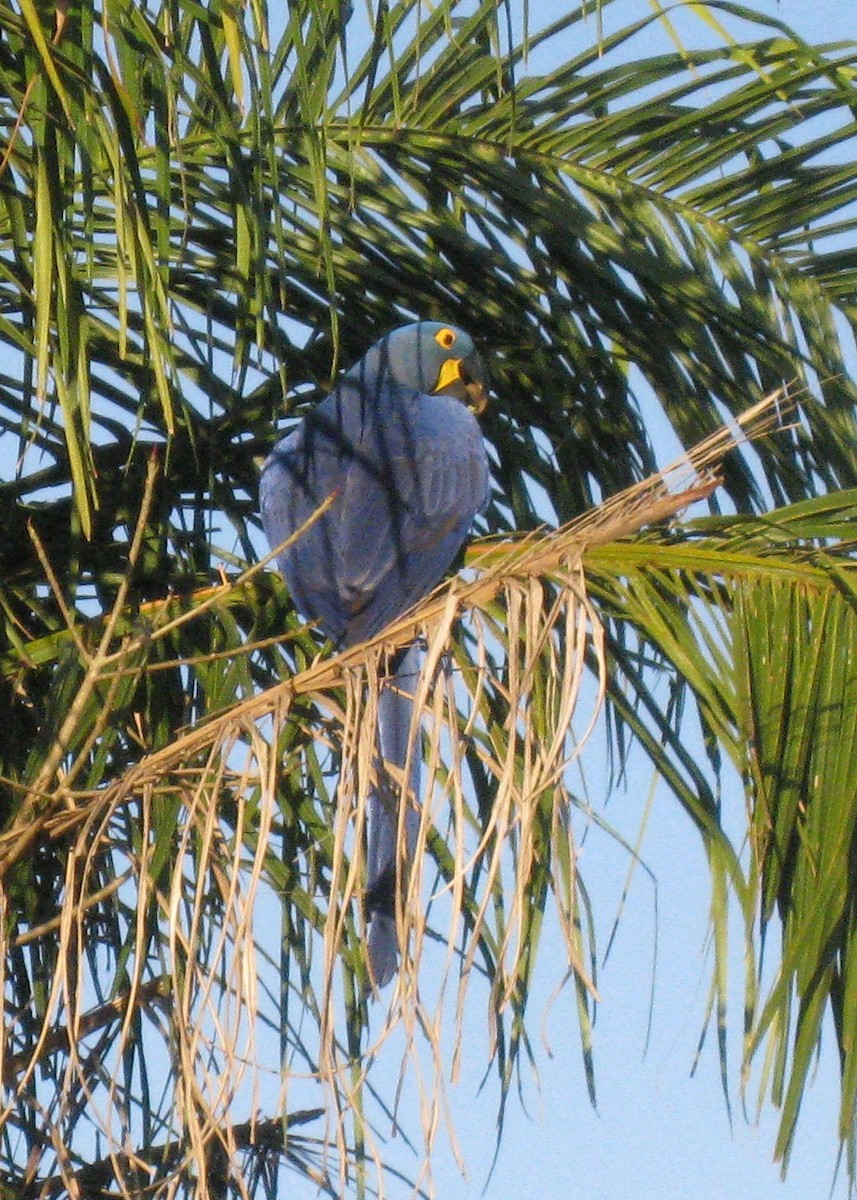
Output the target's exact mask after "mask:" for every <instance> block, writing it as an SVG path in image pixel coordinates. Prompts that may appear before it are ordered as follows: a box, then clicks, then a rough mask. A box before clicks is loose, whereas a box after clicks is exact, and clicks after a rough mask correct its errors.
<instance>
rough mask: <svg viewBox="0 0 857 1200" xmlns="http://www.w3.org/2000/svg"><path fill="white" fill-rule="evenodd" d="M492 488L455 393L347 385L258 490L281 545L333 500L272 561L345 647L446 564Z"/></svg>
mask: <svg viewBox="0 0 857 1200" xmlns="http://www.w3.org/2000/svg"><path fill="white" fill-rule="evenodd" d="M487 494H488V460H487V457H486V454H485V448H484V445H483V442H482V436H481V433H480V431H479V426H478V424H477V422H476V419H475V418H474V417H473V415H472V414H471V413H470V412H469V411H468V410H467V409H466V408H465V407H464V405H463V404H461V403H460V402H459V401H458V400H454V399H452V398H450V397H448V396H426V395H423V394H422V393H420V392H415V391H412V390H410V389H406V388H402V387H397V386H393V385H389V384H384V385H381V386H380V387H378V388H377V389H375V391H374V394H372V395H366V394H365V392H364V391H362V390H361V389H358V388H356V387H354V386H352V385H350V384H341V385H340V386H339V387H338V388H337V389H336V391H335V392H333V393H332V394H331V395H330V396H328V397H327V399H326V400H324V401H322V403H321V404H319V405H318V407H317V408H316V409H315V410H314V411H313V412H312V413H311V414H310V415H309V416H308V417H307V418H306V419H305V420H304V422H303V424H302V425H301V426H300V427H299V428H298V429H297V430H295V431H294V432H293V433H291V434H289V435H288V436H287V437H285V438H283V439H282V441H280V442H279V443H278V444H277V445H276V446H275V448H274V451H273V453H272V454H271V456H270V458H269V459H268V461H267V463H266V465H265V468H264V471H263V475H262V483H261V488H260V496H261V505H262V519H263V522H264V524H265V529H266V532H267V534H268V538H269V541H270V542H271V544H272V545H274V546H276V545H278V544H279V543H281V542H282V541H283V540H284V539H285V538H286V537H288V536H289V534H291V533H294V532H295V531H296V530H299V529H300V528H301V527H302V526H303V525H304V524H305V523H306V522H308V521H309V520H310V518H311V517H312V516H313V514H314V513H315V512H316V511H317V509H318V508H319V506H320V505H321V504H322V503H323V502H324V500H326V499H327V498H328V497H329V496H334V500H333V503H332V505H331V507H330V508H329V509H328V510H327V512H325V513H324V514H323V515H322V516H321V517H320V518H319V519H318V520H317V521H316V522H315V523H314V524H313V525H311V526H310V527H309V528H308V529H307V530H306V531H305V533H303V534H302V535H301V536H300V537H298V538H297V539H296V541H295V542H294V543H293V544H292V545H290V546H289V547H287V548H286V549H285V550H284V551H283V552H282V553H281V554H280V556H279V558H278V563H279V566H280V569H281V570H282V572H283V575H284V577H285V580H286V583H287V584H288V587H289V591H290V592H291V595H292V598H293V599H294V602H295V605H296V606H297V608H298V609H299V610H300V611H301V612H302V613H303V614H304V616H306V617H308V618H310V619H313V620H315V621H317V622H318V624H319V626H320V628H321V629H322V631H323V632H324V633H325V634H326V635H327V636H328V637H329V638H331V640H332V641H334V642H336V643H337V645H341V646H352V645H356V644H357V643H358V642H361V641H365V640H366V639H367V638H370V637H373V636H374V635H375V634H376V633H378V632H380V630H381V629H383V628H384V626H385V625H388V624H389V623H390V622H391V621H393V620H394V619H395V618H396V617H398V616H400V615H401V614H402V613H403V612H405V611H406V610H407V609H408V608H410V607H411V606H412V605H413V604H415V603H416V602H417V601H418V600H420V599H421V598H422V597H423V596H425V595H426V594H427V593H428V592H430V591H431V589H432V588H433V587H435V586H436V585H437V584H438V583H439V582H440V580H441V579H442V578H443V575H444V573H445V572H446V571H447V570H448V568H449V566H450V565H451V563H452V561H453V559H454V558H455V556H456V554H457V553H458V550H459V548H460V547H461V545H462V543H463V542H464V540H465V538H466V536H467V532H468V530H469V528H470V525H471V523H472V521H473V518H474V516H475V515H476V513H477V512H478V511H479V510H480V509H481V508H482V507H483V505H484V503H485V501H486V499H487Z"/></svg>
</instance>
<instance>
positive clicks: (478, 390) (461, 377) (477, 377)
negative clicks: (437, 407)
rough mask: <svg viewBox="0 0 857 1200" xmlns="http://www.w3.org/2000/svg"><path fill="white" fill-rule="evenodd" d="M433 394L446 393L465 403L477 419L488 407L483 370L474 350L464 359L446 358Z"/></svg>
mask: <svg viewBox="0 0 857 1200" xmlns="http://www.w3.org/2000/svg"><path fill="white" fill-rule="evenodd" d="M434 390H435V392H446V393H447V394H448V395H450V396H456V397H457V398H458V399H459V400H461V401H462V403H465V404H466V405H467V407H468V408H469V409H470V411H471V412H472V413H475V414H476V416H477V417H478V416H479V414H480V413H482V412H484V411H485V409H486V408H487V406H488V389H487V388H486V386H485V368H484V366H483V365H482V359H481V358H480V357H479V355H478V354H477V353H476V351H475V350H474V351H473V353H472V354H468V355H467V357H466V358H448V359H447V360H446V362H445V363H444V364H443V366H442V367H441V369H440V375H438V378H437V384H436V386H435V389H434Z"/></svg>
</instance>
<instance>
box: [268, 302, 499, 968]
mask: <svg viewBox="0 0 857 1200" xmlns="http://www.w3.org/2000/svg"><path fill="white" fill-rule="evenodd" d="M486 403H487V392H486V385H485V374H484V371H483V367H482V362H481V360H480V358H479V355H478V354H477V352H476V349H475V347H474V345H473V342H472V340H471V338H470V337H469V336H468V335H467V334H466V333H463V332H462V331H461V330H460V329H456V328H454V327H453V326H451V325H443V324H439V323H436V322H433V321H417V322H416V323H414V324H412V325H405V326H403V327H402V328H400V329H396V330H394V331H393V332H392V333H390V334H388V335H387V336H386V337H383V338H382V339H381V340H380V341H379V342H377V343H376V344H375V345H374V346H372V347H371V349H370V350H369V351H368V353H367V354H366V355H365V356H364V357H363V358H362V359H361V360H360V361H359V362H358V363H356V364H355V365H354V366H353V367H351V369H350V370H348V371H346V372H345V374H344V375H343V376H342V379H341V381H340V383H339V385H338V386H337V388H336V389H335V391H333V392H332V393H331V394H330V395H329V396H328V397H327V398H326V399H325V400H323V401H322V402H321V403H320V404H319V405H318V406H317V407H316V408H315V409H314V410H313V411H312V412H311V413H310V414H309V415H308V416H307V417H306V418H305V419H304V420H303V422H302V423H301V424H300V425H299V426H298V427H297V428H296V429H294V430H293V431H292V432H291V433H289V434H288V436H287V437H284V438H283V439H282V441H280V442H278V443H277V444H276V446H275V447H274V450H273V452H272V454H271V455H270V457H269V458H268V460H267V462H266V463H265V465H264V467H263V468H262V478H261V483H260V489H259V492H260V502H261V510H262V521H263V524H264V527H265V532H266V534H267V536H268V540H269V541H270V543H271V546H272V548H273V547H277V546H279V545H281V544H282V542H283V541H284V540H285V539H286V538H287V537H288V536H289V535H290V534H292V533H294V532H295V531H296V530H298V529H300V528H301V526H302V525H303V524H304V523H305V522H307V521H308V520H309V518H310V517H311V516H312V515H313V513H314V512H316V510H317V509H318V507H319V505H320V504H322V502H323V501H324V500H326V499H327V498H328V497H330V496H331V495H334V496H335V499H334V501H333V503H332V505H331V507H330V508H328V509H327V511H326V512H325V513H324V515H323V516H322V517H320V518H319V519H318V520H316V522H315V523H314V524H313V525H311V526H310V527H309V529H307V530H306V531H305V533H304V534H303V535H302V536H301V537H299V538H298V539H297V540H296V541H295V542H294V544H292V545H290V546H289V547H288V548H287V549H285V550H283V551H282V552H281V554H280V555H279V558H278V563H279V566H280V569H281V571H282V573H283V575H284V577H285V580H286V583H287V585H288V588H289V591H290V592H291V595H292V599H293V600H294V603H295V605H296V607H297V608H298V609H299V611H300V612H301V613H303V615H304V616H305V617H308V618H311V619H313V620H314V621H316V622H317V623H318V625H319V627H320V628H321V630H322V631H323V632H324V633H325V634H326V635H327V637H329V638H330V639H331V640H332V641H333V642H335V643H336V644H337V646H338V647H341V648H347V647H349V646H354V645H356V644H357V643H359V642H363V641H365V640H366V639H367V638H371V637H373V636H374V635H375V634H377V633H378V632H380V630H382V629H383V628H384V626H385V625H387V624H389V623H390V622H391V621H393V620H394V619H395V618H396V617H398V616H400V615H401V614H402V613H403V612H405V611H406V610H407V609H408V608H410V607H411V606H412V605H413V604H415V603H416V602H417V601H418V600H420V599H421V598H422V597H423V596H425V595H427V594H428V592H430V591H431V590H432V588H434V587H435V586H436V584H437V583H439V582H440V580H441V579H442V577H443V575H444V573H445V572H446V571H447V570H448V568H449V566H450V565H451V563H452V561H453V559H454V558H455V556H456V554H457V553H458V551H459V549H460V547H461V545H462V543H463V542H464V540H465V538H466V537H467V533H468V531H469V529H470V525H471V522H472V521H473V518H474V516H475V515H476V514H477V513H478V512H479V511H480V510H481V509H482V508H483V507H484V505H485V503H486V502H487V499H488V490H489V478H488V457H487V455H486V452H485V445H484V443H483V441H482V436H481V434H480V431H479V426H478V424H477V422H476V418H475V416H474V413H480V412H481V411H482V410H483V409H484V407H485V405H486ZM419 670H420V653H419V648H418V647H417V646H416V645H415V646H411V647H409V648H407V649H405V650H403V651H401V652H400V653H399V654H398V655H397V656H396V659H395V660H394V662H393V664H392V668H391V678H390V679H389V680H388V681H386V682H385V684H384V686H383V687H382V690H381V694H380V696H379V701H378V725H379V745H380V756H381V759H382V761H383V762H386V763H387V764H393V765H395V766H397V767H403V766H404V765H405V760H406V755H407V748H408V737H409V731H410V727H411V714H412V708H413V699H412V698H413V695H414V693H415V691H416V687H417V683H418V681H419ZM412 758H413V760H414V761H413V768H412V773H411V777H410V781H409V783H410V791H411V795H412V797H413V800H412V802H411V803H409V804H408V805H407V806H406V811H405V814H404V822H405V841H406V846H407V852H408V861H412V860H413V853H414V846H415V841H416V835H417V829H418V827H419V816H418V813H417V811H416V809H415V803H416V801H417V800H418V799H419V768H420V747H419V741H418V740H417V743H416V748H415V751H414V752H413V754H412ZM382 778H383V774H382ZM384 790H387V789H384ZM368 803H369V808H368V838H367V890H366V900H365V903H366V911H367V914H368V918H369V930H368V953H369V965H370V969H371V976H372V979H373V982H374V984H375V986H376V987H383V986H384V985H385V984H387V983H389V981H390V980H391V979H392V978H393V976H394V975H395V973H396V969H397V966H398V942H397V937H396V922H395V898H396V887H397V883H396V881H397V862H396V859H397V855H396V837H397V822H396V817H395V815H394V813H392V812H391V811H390V805H389V802H388V803H387V804H385V803H384V800H383V798H382V797H380V796H379V795H377V794H373V795H371V796H370V797H369V801H368Z"/></svg>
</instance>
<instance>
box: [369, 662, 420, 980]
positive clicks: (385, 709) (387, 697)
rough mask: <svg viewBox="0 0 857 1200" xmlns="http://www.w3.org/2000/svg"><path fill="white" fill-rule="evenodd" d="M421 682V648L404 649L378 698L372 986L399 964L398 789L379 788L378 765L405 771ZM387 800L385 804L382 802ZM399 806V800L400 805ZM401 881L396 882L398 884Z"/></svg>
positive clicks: (412, 838) (409, 851) (407, 818)
mask: <svg viewBox="0 0 857 1200" xmlns="http://www.w3.org/2000/svg"><path fill="white" fill-rule="evenodd" d="M419 680H420V650H419V647H418V646H411V647H409V648H408V649H407V650H406V651H404V653H403V654H402V655H401V657H400V658H399V659H398V661H397V662H396V668H395V672H394V674H393V675H392V676H391V678H390V680H389V681H388V682H387V683H386V684H385V685H384V686H383V688H382V689H381V694H380V695H379V697H378V734H379V743H380V751H381V758H382V760H383V762H382V764H381V765H380V778H381V785H380V788H379V790H380V791H381V793H382V794H380V795H376V794H374V793H373V794H372V795H371V796H370V797H369V800H368V821H369V833H368V838H367V849H366V865H367V871H366V908H367V910H368V913H369V932H368V951H369V966H370V968H371V972H372V978H373V981H374V984H375V986H376V987H379V988H382V987H385V986H386V985H387V984H388V983H389V982H390V980H391V979H392V978H393V976H394V975H395V974H396V970H397V969H398V965H399V943H398V938H397V937H396V903H397V892H398V889H399V887H400V886H404V877H403V876H401V875H400V870H399V863H398V862H397V854H396V841H397V837H398V818H397V815H396V810H397V807H398V805H399V802H400V796H401V792H400V788H399V786H398V785H397V784H395V783H394V782H393V781H392V780H389V781H388V783H387V786H386V787H385V785H384V775H385V772H384V769H383V763H388V764H390V765H394V766H397V767H404V765H405V761H406V759H407V753H408V736H409V734H410V728H411V719H412V713H413V707H414V706H413V696H414V695H415V694H416V690H417V686H418V684H419ZM421 755H422V748H421V745H420V740H419V734H417V738H416V742H415V745H414V751H413V755H412V762H411V775H410V780H409V784H410V792H411V796H412V798H413V799H412V802H411V803H408V804H407V805H406V806H405V812H404V826H405V846H406V855H405V861H406V864H407V865H408V866H410V864H411V863H412V862H413V861H414V852H415V848H416V842H417V831H418V829H419V824H420V817H419V811H418V809H417V807H416V805H417V804H418V803H419V799H420V764H421ZM385 800H386V802H385ZM402 803H404V801H402ZM400 881H401V882H400Z"/></svg>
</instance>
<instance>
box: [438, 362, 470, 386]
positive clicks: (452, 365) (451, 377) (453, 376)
mask: <svg viewBox="0 0 857 1200" xmlns="http://www.w3.org/2000/svg"><path fill="white" fill-rule="evenodd" d="M459 380H463V376H462V374H461V359H460V358H448V359H446V361H445V362H444V364H443V366H442V367H441V368H440V374H439V375H438V377H437V383H436V384H435V386H434V390H435V391H436V392H439V391H440V390H441V388H445V387H449V385H450V384H451V383H457V382H458V381H459Z"/></svg>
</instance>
